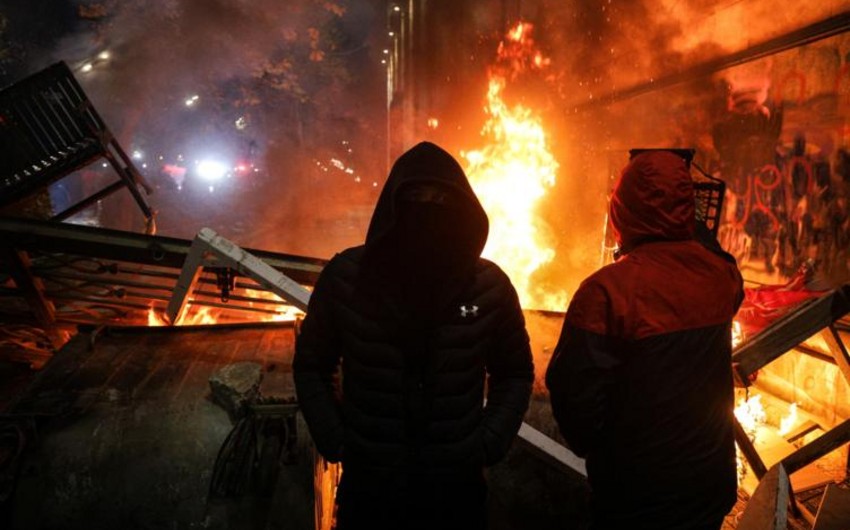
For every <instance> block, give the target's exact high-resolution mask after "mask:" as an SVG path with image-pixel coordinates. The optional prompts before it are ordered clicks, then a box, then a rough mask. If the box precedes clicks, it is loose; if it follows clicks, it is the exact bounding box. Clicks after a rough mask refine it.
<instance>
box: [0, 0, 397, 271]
mask: <svg viewBox="0 0 850 530" xmlns="http://www.w3.org/2000/svg"><path fill="white" fill-rule="evenodd" d="M35 3H36V4H38V5H41V6H42V7H44V9H42V10H33V13H32V16H30V15H27V14H26V13H25V10H21V13H17V12H16V11H14V10H12V11H14V12H12V14H13V15H14V17H12V18H14V20H13V22H14V24H15V27H18V28H22V31H21V32H20V33H21V35H23V34H24V33H25V31H24V29H23V28H27V27H32V28H35V27H38V26H39V24H40V23H42V22H43V21H44V20H52V19H56V20H55V24H54V23H52V22H51V24H49V27H54V28H57V27H60V26H61V27H62V28H63V29H62V31H60V32H57V35H59V36H58V37H55V38H51V39H42V41H43V42H42V43H41V44H40V45H39V46H38V47H36V46H33V45H28V49H31V50H33V51H32V52H31V53H29V54H28V55H27V56H26V57H22V59H23V60H25V61H26V63H27V64H26V69H25V70H26V73H30V72H33V71H36V70H38V69H40V68H43V67H44V66H47V65H48V64H50V63H52V62H55V61H58V60H63V61H65V62H66V63H68V65H69V66H70V67H71V68H72V70H73V71H74V73H75V76H76V77H77V79H78V80H79V81H80V83H81V85H82V86H83V88H84V89H85V90H86V92H87V94H88V95H89V97H90V99H91V100H92V101H93V103H94V104H95V107H96V108H97V110H98V111H99V112H100V114H101V115H102V116H103V117H104V119H105V121H106V123H107V124H108V126H109V127H110V128H111V129H112V132H113V133H114V134H115V135H116V137H117V138H118V140H119V142H120V143H121V144H122V145H123V146H124V148H125V149H126V150H127V151H128V152H132V151H136V150H138V151H139V152H140V153H142V154H143V155H144V157H145V158H143V159H142V158H141V157H140V159H139V161H138V162H137V163H136V164H137V166H139V167H140V169H141V170H142V173H144V174H146V177H147V178H148V180H150V181H152V182H153V183H154V185H155V186H156V187H158V188H160V189H158V190H157V191H156V193H154V194H153V195H152V196H151V198H150V200H151V202H152V203H153V206H154V207H155V209H157V210H159V219H158V229H159V233H161V234H165V235H172V236H179V237H191V236H192V235H194V233H195V232H196V231H197V230H198V229H199V228H200V227H201V226H211V227H213V228H215V229H217V230H219V231H220V232H222V233H223V234H225V235H227V236H230V237H233V238H235V239H237V240H238V241H239V242H240V244H244V245H246V246H261V247H267V248H274V249H275V250H282V251H294V250H293V249H292V248H281V238H277V237H275V235H274V233H273V230H272V229H271V228H272V227H275V226H280V225H285V226H286V227H287V237H286V238H283V244H285V245H289V244H290V242H292V241H302V242H307V244H302V245H297V246H298V249H297V250H298V251H299V252H302V253H306V254H312V255H330V254H332V252H333V249H331V248H328V246H329V245H332V244H334V243H339V244H340V245H342V244H343V242H341V241H338V238H337V239H334V238H327V237H325V238H322V237H320V235H319V233H318V232H320V230H321V229H322V228H321V227H318V228H317V226H316V225H317V221H316V219H321V220H324V221H327V217H328V216H330V215H332V213H333V212H343V213H344V212H350V211H352V210H357V211H359V210H358V208H359V203H358V204H352V202H353V201H354V202H357V201H359V202H363V201H367V200H371V196H370V193H371V192H372V190H371V188H373V187H375V186H373V185H372V183H373V182H375V181H376V180H377V179H378V177H379V175H377V174H376V171H377V170H381V171H382V170H383V161H382V160H383V157H384V153H383V150H381V149H375V145H376V140H377V141H380V138H381V134H382V132H383V131H384V130H385V129H386V125H385V122H383V121H382V120H383V119H384V115H383V110H382V104H383V103H384V102H385V92H384V85H385V74H384V70H383V69H382V66H381V64H380V59H381V54H380V52H381V49H382V48H383V46H382V45H381V43H380V42H378V43H376V42H374V39H375V38H376V36H381V35H383V33H384V32H383V31H379V29H380V28H382V26H383V24H384V21H383V19H381V17H380V16H378V15H379V13H380V10H379V9H378V8H379V7H380V6H382V5H383V4H382V3H381V2H379V1H377V0H297V1H287V2H280V1H279V0H162V1H157V2H148V1H145V0H122V1H117V0H106V1H101V2H92V1H84V0H59V1H54V2H38V1H36V2H35ZM48 4H50V6H49V5H48ZM54 4H61V9H56V10H54V11H50V9H49V8H50V7H51V6H52V5H54ZM42 11H43V12H44V13H52V14H51V15H50V16H48V17H45V18H41V19H39V16H40V15H39V13H41V14H44V13H42ZM60 12H61V15H59V14H58V13H60ZM9 13H10V9H9V8H0V14H5V15H9ZM4 20H5V19H4ZM45 34H47V33H45ZM20 40H21V41H22V42H26V38H25V37H23V36H21V37H20ZM373 151H379V152H373ZM204 157H213V158H214V159H215V160H216V161H217V162H225V163H230V164H233V163H235V162H236V161H237V160H241V159H246V158H248V159H249V160H248V161H249V162H250V163H252V164H255V165H256V167H257V171H258V172H257V173H256V174H255V173H253V172H252V173H250V174H248V175H247V176H244V177H240V178H242V180H241V181H240V182H239V184H238V185H237V184H234V182H235V181H236V179H233V180H232V181H231V184H230V187H229V188H228V191H227V192H223V191H221V190H224V189H225V187H224V185H223V184H220V183H214V184H215V185H213V183H209V186H208V185H207V184H208V183H204V185H203V186H196V189H194V190H188V189H179V190H178V189H177V184H181V185H182V182H180V183H178V182H176V181H175V182H171V179H169V178H168V177H167V175H164V174H162V173H161V172H160V169H159V168H160V167H162V166H163V165H164V164H166V163H171V164H180V165H183V166H188V167H189V175H188V176H187V178H186V182H187V186H186V187H188V184H189V183H190V182H191V180H192V167H193V166H192V164H193V163H196V161H197V160H198V159H199V158H204ZM331 160H338V161H341V162H339V163H338V164H337V165H338V166H339V167H338V168H337V167H336V166H333V165H332V163H331ZM143 163H144V165H145V169H142V167H141V166H142V164H143ZM327 167H330V168H331V170H332V171H330V172H328V170H327ZM318 168H325V172H324V173H322V174H321V175H319V174H318V173H320V172H321V169H318ZM352 168H353V169H352ZM343 169H344V170H347V171H348V172H347V173H346V172H345V171H343ZM355 178H356V179H357V180H356V181H355ZM361 182H362V186H358V189H357V190H355V191H351V190H349V191H348V192H347V193H335V194H334V196H333V197H329V196H325V197H322V196H321V195H322V193H324V191H323V190H325V189H327V188H329V187H333V186H336V187H341V188H343V189H348V187H350V186H353V185H354V184H355V183H356V184H358V185H359V184H360V183H361ZM367 187H368V188H369V189H366V188H367ZM360 188H363V190H361V189H360ZM119 195H121V194H118V195H116V197H119ZM305 197H312V198H310V199H305ZM323 199H326V200H323ZM114 200H116V199H113V198H112V197H110V199H109V202H113V201H114ZM119 200H124V198H121V199H119ZM306 200H309V201H310V202H313V203H317V202H318V203H322V207H321V209H319V208H314V210H319V211H318V213H317V212H316V211H312V212H311V211H309V209H308V208H305V207H303V206H302V204H303V203H304V202H305V201H306ZM281 205H284V206H286V205H289V206H290V207H288V208H281ZM125 209H132V206H129V205H128V204H123V205H122V206H118V207H116V208H114V209H113V211H111V212H109V213H108V215H113V214H116V215H117V216H118V217H122V216H124V217H126V216H125V215H123V214H122V213H121V211H122V210H125ZM116 211H117V213H116ZM341 215H342V214H341ZM113 221H116V219H104V220H103V224H104V225H107V226H112V227H115V228H130V227H129V226H121V224H122V223H124V221H126V219H124V220H120V222H119V223H117V224H116V223H115V222H113ZM367 222H368V218H367V219H365V220H360V219H357V220H355V221H354V222H353V223H352V222H349V225H351V224H354V225H356V226H355V227H354V228H351V229H346V230H345V233H346V235H345V238H347V239H346V241H345V242H344V243H348V242H349V240H354V242H357V240H358V239H360V235H359V231H361V230H362V232H364V233H365V224H366V223H367ZM361 225H363V226H362V227H361ZM311 243H316V244H312V245H311Z"/></svg>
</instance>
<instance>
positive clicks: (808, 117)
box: [711, 61, 850, 284]
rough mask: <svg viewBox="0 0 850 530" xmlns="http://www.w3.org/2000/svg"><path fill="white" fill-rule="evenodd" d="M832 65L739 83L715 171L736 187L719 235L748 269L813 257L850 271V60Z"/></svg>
mask: <svg viewBox="0 0 850 530" xmlns="http://www.w3.org/2000/svg"><path fill="white" fill-rule="evenodd" d="M829 70H832V71H831V72H829V71H824V69H821V70H817V69H814V71H812V72H801V71H798V70H790V71H787V72H786V73H783V74H781V75H773V76H771V78H772V80H773V83H772V85H771V83H770V81H769V80H768V81H767V82H761V83H752V82H751V83H739V84H738V85H737V86H735V85H734V84H730V89H729V94H728V101H727V105H726V112H725V113H724V114H723V115H722V116H720V117H719V119H718V120H717V121H716V122H715V124H714V127H713V130H712V131H711V136H712V139H713V143H714V147H715V150H716V152H717V156H718V159H717V160H716V161H714V162H713V165H712V170H713V172H714V173H715V174H717V175H719V176H721V177H722V178H723V179H724V180H725V181H726V182H727V189H728V191H727V197H726V206H725V213H724V219H723V223H722V225H721V228H720V232H719V235H718V238H719V239H720V242H721V244H722V245H723V246H724V248H726V249H727V250H728V251H730V252H731V253H732V254H733V255H735V256H736V257H737V258H738V260H739V263H740V264H741V265H742V267H744V268H749V269H750V270H753V271H762V272H764V273H767V274H769V275H780V276H785V277H788V276H790V275H792V274H793V272H794V271H795V270H797V269H798V267H799V266H800V265H801V264H802V263H804V262H806V261H809V260H811V261H813V262H814V263H815V267H816V268H817V269H818V270H819V271H821V273H822V274H823V277H824V278H826V279H827V280H828V281H830V282H832V283H836V284H837V283H843V282H846V281H848V280H850V267H848V246H850V208H848V197H850V148H848V146H847V145H845V144H844V139H845V138H847V137H848V134H847V133H848V132H850V131H848V126H847V125H846V122H847V119H846V118H845V116H847V118H850V102H848V101H846V100H847V99H848V97H847V94H848V90H849V89H850V79H848V77H850V63H847V62H846V61H845V64H844V65H843V66H841V67H840V68H832V69H829ZM830 75H833V76H834V79H828V78H829V77H830ZM812 78H814V79H812ZM825 78H826V79H825ZM763 81H764V80H763ZM812 85H816V86H820V87H821V89H820V90H818V91H817V93H813V94H809V92H810V88H809V87H811V86H812ZM825 86H826V87H828V90H824V89H823V87H825ZM812 92H814V91H812Z"/></svg>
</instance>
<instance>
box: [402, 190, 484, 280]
mask: <svg viewBox="0 0 850 530" xmlns="http://www.w3.org/2000/svg"><path fill="white" fill-rule="evenodd" d="M399 210H400V211H399V215H398V217H397V218H396V226H395V228H394V229H393V231H392V234H391V236H390V237H389V238H388V241H387V243H388V245H387V248H386V251H387V255H388V256H389V257H390V261H392V262H395V263H396V264H398V265H401V266H402V267H403V268H404V269H406V270H407V271H409V273H414V274H418V275H421V276H422V277H424V278H439V277H444V276H447V275H452V274H454V273H458V272H460V271H459V270H458V269H459V268H462V266H463V265H464V263H466V262H469V261H470V253H471V251H470V249H469V247H470V246H471V242H470V236H469V227H466V226H464V225H463V220H462V216H460V215H459V211H458V210H457V209H456V208H447V207H444V206H440V205H434V204H432V203H419V202H404V203H401V204H400V208H399Z"/></svg>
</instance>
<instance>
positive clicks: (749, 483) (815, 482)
mask: <svg viewBox="0 0 850 530" xmlns="http://www.w3.org/2000/svg"><path fill="white" fill-rule="evenodd" d="M755 440H756V441H755V443H754V444H753V449H754V450H755V451H757V452H758V455H759V457H760V458H761V459H762V462H764V465H765V466H767V468H770V467H772V466H774V465H776V464H777V463H779V462H781V461H782V460H783V459H784V458H786V457H788V456H789V455H792V454H794V452H795V451H797V448H796V447H794V446H793V445H791V444H790V443H788V442H787V441H786V440H785V439H784V438H783V437H781V436H780V435H779V434H778V433H777V432H776V430H775V429H773V428H772V427H759V428H758V429H757V430H756V436H755ZM786 471H787V472H788V474H789V476H790V477H791V486H792V488H793V490H794V491H796V492H800V491H806V490H810V489H812V488H816V487H819V486H823V485H824V484H828V483H830V482H833V478H832V477H831V476H830V475H828V474H827V473H825V472H824V471H822V470H821V469H820V468H818V467H817V466H815V465H813V464H812V463H810V464H808V465H806V466H803V467H802V468H800V469H797V470H795V471H791V470H789V469H787V467H786ZM754 474H755V475H756V476H753V475H748V476H746V477H745V478H744V482H743V484H742V486H741V487H742V488H743V489H744V491H746V492H747V493H749V494H753V492H754V491H755V490H756V488H757V486H758V481H757V480H756V478H757V476H758V474H757V473H754Z"/></svg>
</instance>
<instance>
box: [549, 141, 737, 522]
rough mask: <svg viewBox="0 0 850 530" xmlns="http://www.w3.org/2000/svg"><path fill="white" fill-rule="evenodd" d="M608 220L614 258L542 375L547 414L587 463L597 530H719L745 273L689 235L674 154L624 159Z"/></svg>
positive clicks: (586, 292)
mask: <svg viewBox="0 0 850 530" xmlns="http://www.w3.org/2000/svg"><path fill="white" fill-rule="evenodd" d="M610 218H611V221H612V225H613V227H614V230H615V234H616V237H617V241H618V244H619V245H620V248H621V249H622V253H623V255H622V257H620V258H619V259H618V260H617V261H616V262H615V263H612V264H610V265H608V266H606V267H604V268H602V269H601V270H599V271H597V272H596V273H594V274H593V275H591V276H590V277H589V278H587V279H586V280H585V281H584V282H583V283H582V284H581V286H580V287H579V289H578V291H577V292H576V293H575V296H574V297H573V299H572V301H571V302H570V306H569V308H568V310H567V315H566V319H565V322H564V327H563V330H562V331H561V337H560V340H559V342H558V345H557V347H556V349H555V352H554V354H553V357H552V360H551V362H550V364H549V367H548V370H547V373H546V385H547V387H548V388H549V391H550V393H551V399H552V409H553V412H554V415H555V419H556V420H557V422H558V426H559V427H560V430H561V433H562V434H563V436H564V439H565V440H566V442H567V444H568V445H569V447H570V448H571V449H572V450H573V451H574V452H575V453H576V454H578V455H580V456H583V457H586V458H587V471H588V477H589V480H590V485H591V490H592V504H593V506H592V511H593V518H594V522H593V525H594V526H593V528H596V529H621V528H622V529H626V528H652V529H653V530H663V529H674V528H675V529H712V530H717V529H719V528H720V526H721V523H722V520H723V517H724V516H725V515H726V513H727V512H728V511H729V510H730V509H731V508H732V506H733V505H734V503H735V501H736V492H737V484H736V467H735V442H734V437H733V416H732V414H733V412H732V411H733V399H734V396H733V388H732V363H731V347H732V346H731V330H730V328H731V322H732V318H733V316H734V315H735V312H736V310H737V308H738V306H739V304H740V302H741V300H742V297H743V287H742V279H741V275H740V273H739V272H738V269H737V266H736V264H735V260H734V259H733V258H732V257H731V256H729V255H728V254H726V253H725V252H723V251H722V250H720V248H719V246H718V245H716V244H710V245H709V244H705V245H704V244H702V243H700V242H698V241H697V240H696V239H695V237H694V234H695V222H694V192H693V184H692V181H691V176H690V173H689V171H688V169H687V167H686V165H685V162H684V160H683V159H682V158H680V157H679V156H677V155H675V154H673V153H671V152H666V151H650V152H647V153H643V154H640V155H637V156H635V157H634V158H633V159H632V161H631V162H630V163H629V164H628V165H627V166H626V168H625V169H624V170H623V173H622V175H621V177H620V180H619V182H618V184H617V186H616V188H615V190H614V193H613V196H612V198H611V206H610ZM709 247H710V248H709Z"/></svg>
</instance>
